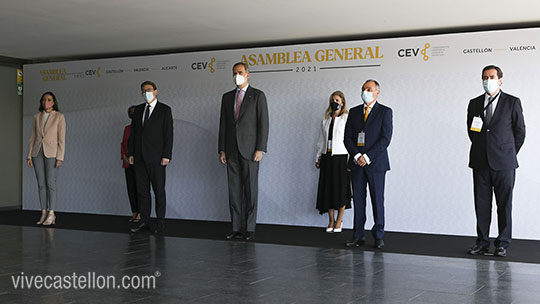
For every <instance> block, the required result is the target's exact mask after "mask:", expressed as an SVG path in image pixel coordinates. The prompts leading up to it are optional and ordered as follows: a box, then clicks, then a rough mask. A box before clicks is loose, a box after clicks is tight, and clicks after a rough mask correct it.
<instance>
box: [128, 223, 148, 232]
mask: <svg viewBox="0 0 540 304" xmlns="http://www.w3.org/2000/svg"><path fill="white" fill-rule="evenodd" d="M141 230H150V227H149V226H148V223H140V224H139V225H138V226H137V227H135V228H131V232H133V233H137V232H140V231H141Z"/></svg>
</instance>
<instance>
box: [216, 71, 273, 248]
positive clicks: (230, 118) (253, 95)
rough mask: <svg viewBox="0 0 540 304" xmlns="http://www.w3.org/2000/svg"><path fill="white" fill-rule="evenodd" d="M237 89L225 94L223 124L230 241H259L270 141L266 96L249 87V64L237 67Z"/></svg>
mask: <svg viewBox="0 0 540 304" xmlns="http://www.w3.org/2000/svg"><path fill="white" fill-rule="evenodd" d="M232 71H233V81H234V83H235V85H236V89H234V90H232V91H229V92H227V93H225V94H223V97H222V99H221V116H220V122H219V143H218V152H219V160H220V162H221V163H222V164H226V165H227V176H228V185H229V208H230V212H231V221H232V231H231V232H230V233H229V234H228V235H227V239H233V238H245V239H246V240H248V241H249V240H252V239H253V238H254V237H255V225H256V222H257V199H258V178H259V162H260V161H261V160H262V158H263V152H266V144H267V141H268V106H267V103H266V96H265V95H264V93H263V92H262V91H261V90H258V89H256V88H254V87H252V86H250V85H249V84H248V79H249V77H250V74H249V69H248V66H247V64H245V63H243V62H238V63H236V64H235V65H234V66H233V69H232Z"/></svg>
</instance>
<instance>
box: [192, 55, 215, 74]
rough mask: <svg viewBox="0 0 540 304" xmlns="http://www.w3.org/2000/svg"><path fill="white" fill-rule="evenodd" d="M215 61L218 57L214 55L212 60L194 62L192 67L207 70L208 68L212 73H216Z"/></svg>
mask: <svg viewBox="0 0 540 304" xmlns="http://www.w3.org/2000/svg"><path fill="white" fill-rule="evenodd" d="M214 62H216V58H214V57H212V59H211V60H210V62H193V63H192V64H191V69H192V70H194V71H196V70H206V68H208V69H209V70H210V73H214V71H215V70H214Z"/></svg>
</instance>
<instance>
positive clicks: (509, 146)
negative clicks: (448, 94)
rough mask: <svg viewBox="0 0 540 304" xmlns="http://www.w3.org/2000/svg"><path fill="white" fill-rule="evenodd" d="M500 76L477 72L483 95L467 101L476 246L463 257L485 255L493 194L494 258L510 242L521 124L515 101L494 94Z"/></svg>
mask: <svg viewBox="0 0 540 304" xmlns="http://www.w3.org/2000/svg"><path fill="white" fill-rule="evenodd" d="M502 78H503V72H502V70H501V69H500V68H499V67H498V66H494V65H488V66H486V67H485V68H484V69H483V70H482V81H483V86H484V90H485V94H482V95H480V96H478V97H476V98H474V99H472V100H471V101H470V102H469V108H468V109H467V128H468V132H469V138H470V140H471V151H470V156H469V167H471V168H472V169H473V184H474V207H475V211H476V231H477V234H478V237H477V239H476V246H475V247H473V248H470V249H469V254H472V255H482V254H485V253H487V252H488V251H489V244H490V241H489V226H490V224H491V201H492V198H493V193H495V199H496V202H497V223H498V226H499V236H498V237H497V239H496V240H495V252H494V255H495V256H500V257H504V256H506V248H508V246H509V245H510V242H511V240H512V191H513V189H514V182H515V178H516V168H517V167H518V162H517V153H518V152H519V149H520V148H521V146H522V145H523V142H524V141H525V122H524V119H523V109H522V108H521V101H520V100H519V98H517V97H514V96H512V95H510V94H506V93H505V92H503V91H501V90H500V86H501V84H502Z"/></svg>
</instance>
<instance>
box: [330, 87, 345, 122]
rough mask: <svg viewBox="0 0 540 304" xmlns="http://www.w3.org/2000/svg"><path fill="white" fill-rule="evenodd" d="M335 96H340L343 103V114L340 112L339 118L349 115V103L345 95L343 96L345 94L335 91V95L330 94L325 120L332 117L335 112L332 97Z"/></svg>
mask: <svg viewBox="0 0 540 304" xmlns="http://www.w3.org/2000/svg"><path fill="white" fill-rule="evenodd" d="M334 96H339V98H341V100H342V101H343V105H342V106H341V112H339V115H338V116H341V115H343V114H346V113H349V111H348V110H347V101H346V100H345V94H343V92H341V91H335V92H334V93H332V94H330V98H328V108H327V109H326V113H324V119H328V118H330V117H332V113H333V112H334V111H332V101H333V99H332V97H334Z"/></svg>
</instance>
